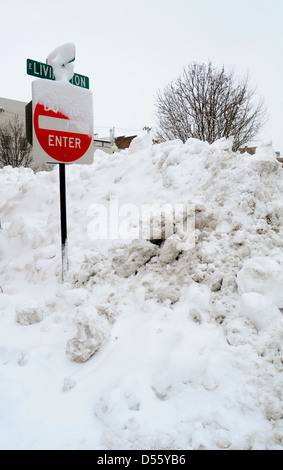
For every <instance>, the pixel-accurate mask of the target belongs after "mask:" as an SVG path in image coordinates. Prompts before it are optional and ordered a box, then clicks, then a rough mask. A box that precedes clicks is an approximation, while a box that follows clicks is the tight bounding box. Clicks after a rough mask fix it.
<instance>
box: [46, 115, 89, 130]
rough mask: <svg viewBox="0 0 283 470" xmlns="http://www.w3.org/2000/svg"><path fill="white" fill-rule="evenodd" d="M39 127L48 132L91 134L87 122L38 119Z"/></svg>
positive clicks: (51, 118)
mask: <svg viewBox="0 0 283 470" xmlns="http://www.w3.org/2000/svg"><path fill="white" fill-rule="evenodd" d="M38 127H39V128H40V129H46V130H48V131H62V132H72V133H73V134H89V125H88V124H87V123H86V122H81V121H70V120H69V119H61V118H54V117H51V116H42V115H40V116H39V117H38Z"/></svg>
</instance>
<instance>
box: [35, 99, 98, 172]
mask: <svg viewBox="0 0 283 470" xmlns="http://www.w3.org/2000/svg"><path fill="white" fill-rule="evenodd" d="M33 122H34V131H35V134H36V137H37V140H38V142H39V144H40V145H41V147H42V148H43V150H44V151H45V153H47V155H49V156H50V157H51V158H53V159H55V160H57V161H58V162H64V163H71V162H75V161H76V160H79V159H80V158H81V157H82V156H83V155H84V154H85V153H86V152H87V150H88V148H89V146H90V145H91V142H92V138H91V136H90V135H89V129H87V126H86V125H85V123H83V122H80V121H72V120H70V119H69V118H68V116H65V115H63V114H62V113H60V112H57V113H55V112H54V111H52V110H50V109H49V108H48V107H47V108H46V107H45V106H44V105H43V104H39V103H38V104H37V105H36V107H35V111H34V116H33Z"/></svg>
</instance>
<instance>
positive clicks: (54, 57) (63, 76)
mask: <svg viewBox="0 0 283 470" xmlns="http://www.w3.org/2000/svg"><path fill="white" fill-rule="evenodd" d="M75 56H76V46H75V44H73V43H72V42H68V43H66V44H63V45H62V46H59V47H57V49H55V50H54V51H53V52H51V53H50V54H49V56H48V57H47V63H48V65H51V66H52V68H53V72H54V75H55V78H56V80H58V81H67V82H68V81H69V80H71V79H72V78H73V75H74V64H73V61H74V59H75Z"/></svg>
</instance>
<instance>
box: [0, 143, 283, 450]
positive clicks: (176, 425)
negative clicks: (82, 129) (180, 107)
mask: <svg viewBox="0 0 283 470" xmlns="http://www.w3.org/2000/svg"><path fill="white" fill-rule="evenodd" d="M231 145H232V144H231V142H230V141H229V140H224V139H223V140H220V141H218V142H216V143H214V144H213V145H209V144H207V143H204V142H200V141H198V140H196V139H189V140H188V141H187V142H186V143H185V144H183V143H182V142H180V141H178V140H176V141H171V142H165V143H162V144H159V145H152V143H151V140H150V138H149V136H145V137H144V138H141V137H139V138H137V139H135V140H134V141H133V142H132V144H131V147H130V149H128V150H125V151H122V152H120V153H115V154H113V155H107V154H105V153H103V152H101V151H96V152H95V154H94V163H93V165H90V166H80V165H72V166H69V167H67V172H66V173H67V201H68V208H67V212H68V231H69V263H70V269H69V272H68V280H67V282H66V283H65V284H63V285H62V284H61V282H60V279H61V253H60V227H59V200H58V199H59V197H58V186H59V183H58V168H55V169H54V170H53V171H52V172H48V173H45V172H41V173H38V174H33V172H32V171H30V170H25V169H12V168H9V167H8V168H4V169H3V170H1V171H0V183H1V184H0V201H1V203H0V214H1V216H0V217H1V230H0V259H1V265H0V286H1V288H0V323H1V328H0V337H1V340H0V396H1V404H0V415H1V420H0V443H1V444H0V446H1V448H4V449H7V448H11V449H29V448H32V449H39V448H41V449H42V448H52V449H56V448H57V449H74V448H80V449H283V429H282V416H283V410H282V389H283V388H282V385H283V384H282V336H283V334H282V326H283V322H282V311H280V309H282V308H283V299H282V280H283V279H282V278H283V253H282V245H283V242H282V240H283V238H282V220H283V200H282V187H283V184H282V183H283V179H282V170H281V169H280V167H279V165H278V163H277V161H276V159H275V156H274V151H273V149H272V146H271V145H270V144H266V145H263V146H262V147H260V148H259V149H258V151H257V153H256V154H255V155H254V156H250V155H248V154H244V155H240V154H236V153H233V152H232V150H231ZM149 205H150V206H151V208H153V212H152V213H150V212H148V211H146V210H145V208H148V206H149ZM153 205H155V206H153ZM169 205H171V206H173V207H174V208H175V209H176V210H175V215H176V218H175V220H174V224H172V225H171V230H165V229H164V227H165V226H166V223H167V222H168V221H169V222H170V214H169V212H170V211H169V212H168V207H169ZM158 207H161V208H162V210H161V217H159V219H158V216H157V215H156V214H157V213H156V209H158ZM185 207H190V208H191V207H193V208H194V210H193V215H194V217H193V219H191V218H190V217H191V215H190V216H189V215H188V214H187V215H188V220H189V222H190V223H192V221H193V223H194V224H195V232H194V234H193V235H194V239H193V241H194V243H191V242H192V239H191V238H190V244H189V245H187V244H186V243H185V244H182V242H183V239H182V236H183V235H184V233H182V230H181V229H180V221H181V219H182V217H181V214H183V208H185ZM159 215H160V213H159ZM158 220H159V225H158ZM184 221H185V222H186V223H187V221H186V220H185V219H184V220H183V221H182V222H184ZM155 222H157V224H156V223H155ZM152 224H153V225H154V226H155V228H157V232H158V233H159V234H158V235H156V233H155V232H154V231H149V230H148V227H151V225H152ZM185 226H186V227H188V225H185ZM190 227H191V226H190ZM169 228H170V225H169ZM129 234H131V235H132V236H128V235H129ZM137 234H139V235H140V237H137ZM126 235H127V236H126ZM190 235H192V234H190ZM280 374H281V375H280Z"/></svg>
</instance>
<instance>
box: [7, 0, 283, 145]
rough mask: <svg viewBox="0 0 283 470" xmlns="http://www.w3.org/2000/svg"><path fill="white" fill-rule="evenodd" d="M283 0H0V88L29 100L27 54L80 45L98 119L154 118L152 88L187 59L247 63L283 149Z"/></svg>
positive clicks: (241, 68)
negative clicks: (66, 45)
mask: <svg viewBox="0 0 283 470" xmlns="http://www.w3.org/2000/svg"><path fill="white" fill-rule="evenodd" d="M282 36H283V0H194V1H193V0H139V1H137V0H76V1H74V0H48V1H47V0H45V1H41V0H25V1H22V0H8V1H3V2H1V28H0V38H1V91H0V96H2V97H4V98H11V99H16V100H21V101H30V100H31V82H32V80H33V78H32V77H31V76H28V75H27V74H26V59H27V58H30V59H34V60H38V61H41V62H45V59H46V57H47V55H48V54H49V53H50V52H51V51H52V50H53V49H55V48H56V47H58V46H60V45H61V44H64V43H66V42H74V43H75V45H76V61H75V72H77V73H80V74H83V75H87V76H88V77H89V78H90V88H91V90H92V92H93V100H94V126H95V131H96V132H99V133H100V131H101V130H102V128H107V129H108V128H110V127H112V126H115V129H116V135H119V128H120V129H127V130H128V134H131V133H132V134H133V133H135V131H137V130H141V129H142V128H143V127H144V126H153V125H154V102H155V94H156V92H157V90H158V89H159V88H160V89H163V88H164V87H165V86H166V84H168V83H169V82H171V81H172V80H175V79H176V78H177V76H178V75H180V74H181V73H182V69H183V67H184V66H186V65H187V64H189V63H191V62H193V61H201V62H208V61H209V60H211V61H212V64H213V65H215V66H217V67H218V66H221V65H224V66H225V67H227V69H228V68H233V69H234V70H235V73H236V74H237V75H243V74H245V73H246V72H249V75H250V83H251V85H252V86H257V92H258V95H259V96H261V97H263V98H264V100H265V104H266V106H267V108H268V113H269V117H270V118H269V122H268V124H267V125H266V127H265V130H264V132H263V133H262V136H261V137H262V138H264V139H266V140H269V139H270V140H272V141H273V144H274V147H275V150H280V151H281V152H282V153H283V133H282V130H283V83H282V78H283V73H282V72H283V61H282V58H283V54H282V52H283V50H282V49H283V40H282V39H283V38H282Z"/></svg>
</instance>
